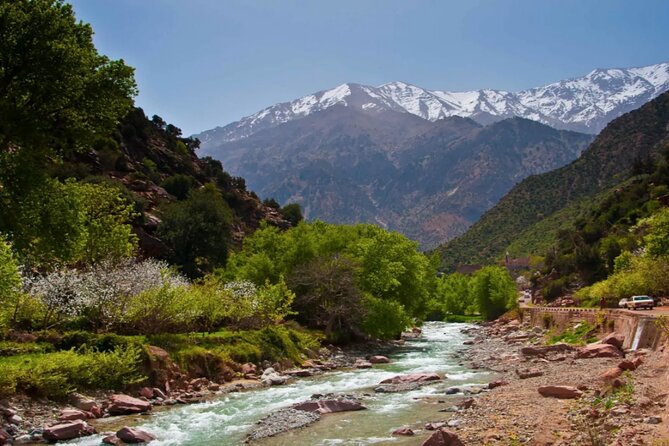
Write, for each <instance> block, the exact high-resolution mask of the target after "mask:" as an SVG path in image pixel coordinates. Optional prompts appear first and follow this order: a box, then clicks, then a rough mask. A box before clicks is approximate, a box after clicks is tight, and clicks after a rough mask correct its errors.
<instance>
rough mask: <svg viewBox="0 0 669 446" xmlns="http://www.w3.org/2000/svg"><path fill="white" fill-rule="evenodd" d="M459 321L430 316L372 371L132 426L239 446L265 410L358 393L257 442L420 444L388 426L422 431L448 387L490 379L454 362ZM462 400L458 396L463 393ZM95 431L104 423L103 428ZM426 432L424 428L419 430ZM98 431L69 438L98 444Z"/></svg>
mask: <svg viewBox="0 0 669 446" xmlns="http://www.w3.org/2000/svg"><path fill="white" fill-rule="evenodd" d="M465 326H466V325H464V324H447V323H442V322H428V323H426V324H425V325H424V326H423V335H422V336H421V337H420V338H418V339H415V340H409V341H407V342H406V344H405V345H404V346H403V347H400V348H399V349H398V350H397V351H396V352H395V354H393V355H391V356H390V358H391V360H392V363H391V364H383V365H375V366H374V368H372V369H362V370H340V371H332V372H327V373H324V374H322V375H317V376H314V377H310V378H302V379H299V380H297V381H295V382H293V383H291V384H288V385H284V386H274V387H270V388H264V389H256V390H249V391H244V392H239V393H230V394H226V395H224V396H221V397H220V398H218V399H214V400H212V401H209V402H205V403H198V404H192V405H187V406H178V407H174V408H172V409H170V410H166V411H161V412H157V413H155V414H153V415H151V416H150V417H148V418H147V419H146V421H143V422H140V424H138V426H137V427H139V428H141V429H144V430H146V431H148V432H151V433H152V434H154V435H156V436H157V437H158V440H157V441H155V442H152V443H151V444H152V445H154V446H176V445H189V446H196V445H197V446H214V445H215V446H220V445H226V446H227V445H231V446H233V445H241V444H243V439H244V437H245V435H246V434H247V433H248V432H249V430H250V429H251V428H252V427H253V425H254V423H255V422H256V421H258V420H259V419H261V418H262V417H264V416H265V415H267V414H269V413H270V412H272V411H274V410H277V409H280V408H284V407H288V406H290V405H291V404H294V403H297V402H301V401H304V400H307V399H309V398H310V396H311V395H312V394H315V393H320V394H326V393H346V394H354V395H356V396H359V397H360V398H361V399H362V402H363V404H364V405H365V406H366V407H367V410H364V411H358V412H345V413H339V414H330V415H324V416H323V417H322V418H321V420H320V421H318V422H316V423H315V424H313V425H311V426H309V427H307V428H304V429H300V430H296V431H292V432H289V433H286V434H282V435H279V436H278V437H275V438H270V439H266V440H263V441H259V442H256V443H254V444H257V445H262V446H279V445H291V446H303V445H304V446H307V445H309V446H311V445H319V446H330V445H338V446H339V445H345V446H358V445H360V446H362V445H372V444H373V445H408V444H412V445H415V444H417V443H418V444H420V441H418V439H417V438H416V437H393V436H392V435H391V432H392V431H393V430H394V429H396V428H398V427H403V426H408V427H411V428H413V429H414V430H416V429H422V426H423V425H424V423H426V422H436V421H443V420H444V419H448V416H449V414H446V413H440V412H438V410H439V409H440V408H444V407H446V406H448V405H449V403H448V402H449V399H453V398H457V396H455V397H454V396H446V395H445V392H444V391H445V389H446V388H447V387H451V386H457V387H460V388H463V389H464V388H466V387H468V386H476V385H477V384H483V383H486V382H488V381H489V380H490V376H489V375H488V374H487V373H486V372H484V371H480V370H471V369H468V368H466V367H465V366H461V365H459V364H458V362H459V360H458V359H457V358H454V353H455V352H456V350H459V349H462V348H463V344H462V343H463V341H464V340H466V339H467V336H466V335H464V334H462V333H461V332H460V329H462V328H463V327H465ZM419 372H436V373H439V374H445V375H446V376H447V379H445V380H443V381H442V382H440V383H438V384H434V385H429V386H425V387H423V388H421V389H418V390H415V391H411V392H403V393H390V394H389V393H382V394H375V393H374V391H373V390H372V389H373V387H374V386H376V385H377V384H378V383H379V382H380V381H382V380H383V379H386V378H390V377H393V376H395V375H397V374H403V373H419ZM460 398H461V396H460ZM100 429H104V427H103V426H100ZM423 434H424V435H423V436H425V434H426V433H425V432H423ZM100 438H101V437H100V436H95V437H88V438H85V439H81V440H78V441H75V442H74V443H73V444H76V445H81V446H93V445H96V446H97V445H99V444H100Z"/></svg>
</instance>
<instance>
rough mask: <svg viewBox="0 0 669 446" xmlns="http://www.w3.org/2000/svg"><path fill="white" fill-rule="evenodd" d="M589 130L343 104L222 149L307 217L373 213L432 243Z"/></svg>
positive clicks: (352, 218) (572, 148)
mask: <svg viewBox="0 0 669 446" xmlns="http://www.w3.org/2000/svg"><path fill="white" fill-rule="evenodd" d="M590 140H591V137H590V136H589V135H584V134H579V133H575V132H568V131H558V130H555V129H553V128H551V127H548V126H546V125H543V124H540V123H537V122H533V121H529V120H525V119H520V118H513V119H508V120H504V121H500V122H496V123H494V124H491V125H490V126H487V127H483V126H481V125H480V124H478V123H476V122H475V121H473V120H471V119H467V118H460V117H450V118H445V119H442V120H438V121H435V122H431V121H428V120H426V119H423V118H420V117H418V116H416V115H413V114H411V113H405V112H403V111H394V110H375V111H373V112H370V111H368V110H364V109H356V108H353V107H346V106H343V105H341V104H340V105H338V106H333V107H330V108H327V109H325V110H322V111H320V112H318V113H314V114H311V115H308V116H306V117H304V118H302V119H298V120H293V121H289V122H286V123H285V124H282V125H279V126H277V127H271V128H266V129H264V130H260V131H258V132H256V133H254V134H252V135H249V136H247V137H246V138H242V139H238V140H234V141H230V142H228V143H226V144H224V145H223V146H220V147H219V150H218V151H217V152H216V153H218V154H219V155H218V156H219V158H220V159H222V161H223V163H224V165H225V166H226V169H229V170H231V171H234V172H237V173H238V174H239V175H242V176H243V177H244V178H246V179H247V180H248V182H249V184H250V185H252V187H253V188H254V189H255V190H257V191H258V193H260V194H261V195H262V196H265V197H274V198H276V199H277V200H279V201H280V202H297V203H300V204H301V205H302V207H303V209H304V214H305V217H306V218H310V219H316V218H318V219H323V220H325V221H329V222H336V223H354V222H374V223H377V224H380V225H382V226H384V227H387V228H390V229H394V230H399V231H401V232H403V233H405V234H407V235H408V236H410V237H412V238H414V239H416V240H419V241H420V242H422V243H423V246H425V247H434V246H436V244H438V243H439V242H441V241H443V240H446V239H449V238H452V237H454V236H456V235H458V234H460V233H462V232H463V231H464V230H465V229H466V228H467V227H468V226H469V225H470V224H471V223H472V222H474V221H475V220H476V219H477V218H478V217H479V216H480V215H481V214H482V213H483V212H485V211H486V210H487V209H489V208H490V207H491V206H492V205H494V203H495V202H496V201H497V200H498V199H499V198H500V197H501V196H502V195H503V194H504V193H505V192H506V191H508V190H509V189H510V188H511V187H512V186H513V185H514V184H515V183H517V182H518V181H520V180H522V179H523V178H525V177H526V176H528V175H531V174H536V173H540V172H545V171H547V170H550V169H553V168H555V167H558V166H562V165H564V164H566V163H568V162H569V161H571V160H572V159H574V158H576V157H577V156H578V154H579V153H580V152H581V150H583V149H584V148H585V147H586V146H587V144H588V143H589V142H590Z"/></svg>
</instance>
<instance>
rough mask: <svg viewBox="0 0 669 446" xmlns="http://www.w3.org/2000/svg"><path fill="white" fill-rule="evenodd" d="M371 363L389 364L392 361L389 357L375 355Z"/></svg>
mask: <svg viewBox="0 0 669 446" xmlns="http://www.w3.org/2000/svg"><path fill="white" fill-rule="evenodd" d="M369 362H371V363H372V364H388V363H389V362H390V359H388V357H387V356H381V355H375V356H372V357H371V358H369Z"/></svg>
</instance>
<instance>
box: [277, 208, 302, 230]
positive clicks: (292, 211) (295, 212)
mask: <svg viewBox="0 0 669 446" xmlns="http://www.w3.org/2000/svg"><path fill="white" fill-rule="evenodd" d="M281 215H283V218H285V219H286V220H288V221H289V222H290V224H291V225H293V226H297V224H298V223H299V222H301V221H302V220H304V216H303V215H302V208H301V207H300V205H299V204H297V203H288V204H287V205H285V206H284V207H282V208H281Z"/></svg>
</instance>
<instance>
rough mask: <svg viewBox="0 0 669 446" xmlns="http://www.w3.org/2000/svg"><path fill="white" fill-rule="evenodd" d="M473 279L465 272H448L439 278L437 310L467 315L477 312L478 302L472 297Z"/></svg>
mask: <svg viewBox="0 0 669 446" xmlns="http://www.w3.org/2000/svg"><path fill="white" fill-rule="evenodd" d="M471 286H472V280H471V278H470V277H468V276H465V275H464V274H458V273H455V274H448V275H444V276H442V277H440V278H439V279H438V280H437V290H436V293H435V298H434V300H435V304H434V306H435V307H436V308H435V310H438V311H439V312H440V313H441V314H442V315H446V314H459V315H466V314H470V313H472V312H475V311H476V309H477V304H476V303H475V302H473V299H472V297H473V296H472V290H471Z"/></svg>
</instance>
